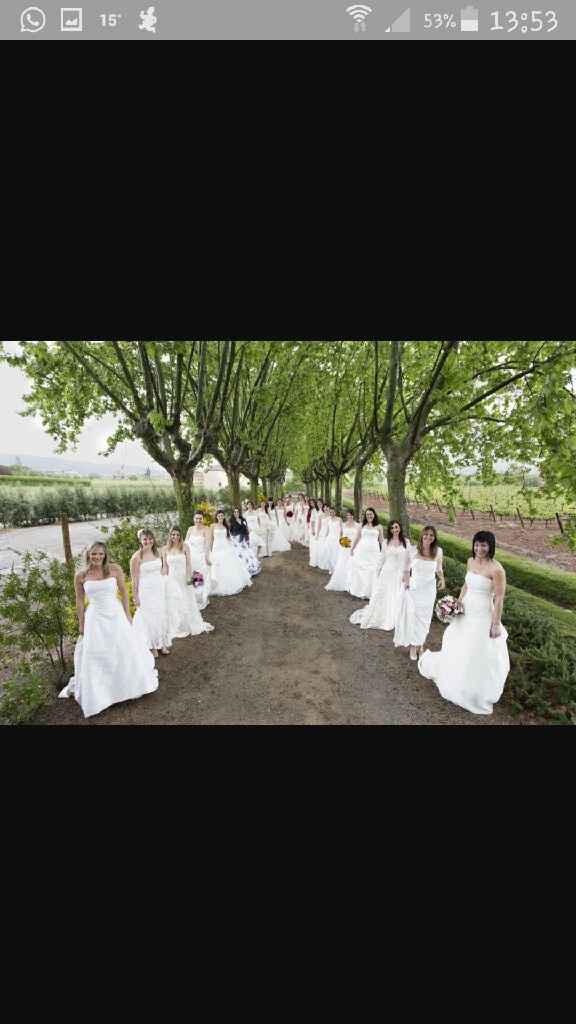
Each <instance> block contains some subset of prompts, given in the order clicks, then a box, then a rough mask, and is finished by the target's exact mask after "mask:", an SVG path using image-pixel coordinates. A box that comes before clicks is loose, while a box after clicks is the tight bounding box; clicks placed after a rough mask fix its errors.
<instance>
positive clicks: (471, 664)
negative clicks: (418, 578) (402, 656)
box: [418, 572, 510, 715]
mask: <svg viewBox="0 0 576 1024" xmlns="http://www.w3.org/2000/svg"><path fill="white" fill-rule="evenodd" d="M466 586H467V591H466V594H465V595H464V599H463V602H462V603H463V605H464V614H463V615H459V616H458V617H457V618H456V619H455V620H454V622H451V623H450V624H449V625H448V626H447V627H446V629H445V631H444V636H443V637H442V650H441V651H424V654H423V655H422V656H421V658H420V659H419V661H418V668H419V669H420V672H421V674H422V675H423V676H425V677H426V679H432V680H433V681H434V682H435V683H436V686H437V687H438V691H439V693H440V695H441V696H442V697H444V699H445V700H449V701H451V702H452V704H457V705H458V707H461V708H464V709H465V710H466V711H471V712H472V714H474V715H491V714H492V708H493V705H494V704H496V702H497V701H499V700H500V697H501V696H502V691H503V690H504V684H505V682H506V677H507V675H508V673H509V671H510V658H509V656H508V644H507V640H508V633H507V631H506V629H505V628H504V626H501V627H500V628H501V633H500V636H498V637H496V638H495V639H492V638H491V637H490V623H491V621H492V611H493V606H494V597H493V587H492V581H491V580H489V579H487V578H486V576H481V575H480V574H479V573H476V572H467V573H466Z"/></svg>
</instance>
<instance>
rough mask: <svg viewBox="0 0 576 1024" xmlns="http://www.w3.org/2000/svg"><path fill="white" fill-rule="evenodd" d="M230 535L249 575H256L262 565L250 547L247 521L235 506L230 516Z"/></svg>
mask: <svg viewBox="0 0 576 1024" xmlns="http://www.w3.org/2000/svg"><path fill="white" fill-rule="evenodd" d="M229 525H230V536H231V537H232V542H233V544H234V547H235V548H236V551H237V553H238V555H239V556H240V558H241V559H242V561H243V562H244V565H245V566H246V568H247V569H248V572H249V573H250V575H251V576H257V575H258V573H259V572H260V571H261V569H262V566H261V564H260V562H259V561H258V559H257V558H256V555H255V554H254V552H253V551H252V548H251V547H250V531H249V529H248V523H247V521H246V519H245V518H244V516H243V515H242V513H241V511H240V509H239V508H235V509H234V512H233V513H232V515H231V517H230V524H229Z"/></svg>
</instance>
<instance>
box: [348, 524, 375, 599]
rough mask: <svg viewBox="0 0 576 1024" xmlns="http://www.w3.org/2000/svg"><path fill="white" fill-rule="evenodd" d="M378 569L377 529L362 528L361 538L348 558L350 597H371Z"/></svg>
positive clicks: (372, 527)
mask: <svg viewBox="0 0 576 1024" xmlns="http://www.w3.org/2000/svg"><path fill="white" fill-rule="evenodd" d="M379 568H380V544H379V543H378V527H377V526H368V525H366V526H363V527H362V537H361V538H360V540H359V541H358V544H357V545H356V547H355V549H354V554H353V555H352V556H351V558H350V578H349V583H348V590H349V591H350V593H351V594H352V597H363V598H370V597H372V589H373V587H374V584H375V582H376V577H377V576H378V570H379Z"/></svg>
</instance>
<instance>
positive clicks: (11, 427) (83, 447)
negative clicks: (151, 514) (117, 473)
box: [0, 341, 156, 466]
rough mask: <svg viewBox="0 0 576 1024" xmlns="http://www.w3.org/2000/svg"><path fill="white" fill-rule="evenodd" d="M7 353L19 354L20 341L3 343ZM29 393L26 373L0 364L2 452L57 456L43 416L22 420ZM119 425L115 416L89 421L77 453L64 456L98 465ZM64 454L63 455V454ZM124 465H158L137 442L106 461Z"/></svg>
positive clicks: (122, 447) (123, 446)
mask: <svg viewBox="0 0 576 1024" xmlns="http://www.w3.org/2000/svg"><path fill="white" fill-rule="evenodd" d="M4 346H5V348H6V349H7V350H10V351H13V352H17V351H18V348H19V346H18V344H17V342H10V341H7V342H5V343H4ZM29 390H30V383H29V381H28V378H27V377H26V374H25V373H23V372H22V371H21V370H18V369H16V368H15V367H13V366H7V365H6V364H5V363H0V451H2V452H6V454H8V455H10V454H14V455H58V454H59V453H58V452H57V451H56V442H55V441H53V440H52V438H51V437H50V435H49V434H47V433H46V432H45V431H44V428H43V426H42V422H41V420H40V417H36V416H35V417H22V416H19V415H18V413H19V412H20V411H21V410H23V409H25V404H24V402H23V401H22V396H23V395H24V394H25V393H26V391H29ZM115 425H116V419H115V417H114V416H104V417H103V418H102V419H90V420H88V421H87V423H86V426H85V427H84V430H83V431H82V434H81V435H80V437H79V438H78V444H77V448H76V450H74V449H68V451H67V452H66V453H65V455H64V457H65V458H67V459H78V460H79V461H80V460H82V461H85V462H99V461H104V460H99V459H98V452H101V451H104V450H105V448H106V438H107V437H109V435H110V434H111V433H112V431H113V430H114V428H115ZM60 454H64V453H60ZM110 460H113V461H115V462H116V461H117V462H125V463H127V464H128V465H133V466H155V465H156V463H155V462H154V461H153V460H152V459H151V458H150V457H149V455H147V453H146V452H145V451H144V449H143V448H142V446H141V445H140V444H139V443H138V442H137V441H130V442H127V443H126V444H122V445H120V447H119V448H117V450H116V452H115V453H114V455H113V456H110V459H109V460H105V461H110Z"/></svg>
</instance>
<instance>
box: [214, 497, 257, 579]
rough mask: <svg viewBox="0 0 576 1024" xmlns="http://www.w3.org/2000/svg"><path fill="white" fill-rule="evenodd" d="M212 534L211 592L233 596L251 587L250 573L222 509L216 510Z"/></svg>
mask: <svg viewBox="0 0 576 1024" xmlns="http://www.w3.org/2000/svg"><path fill="white" fill-rule="evenodd" d="M211 536H212V540H211V547H210V558H211V561H212V591H211V593H212V594H214V595H215V596H216V597H231V596H232V594H239V593H240V591H242V590H244V588H245V587H251V586H252V580H251V579H250V573H249V572H248V569H247V568H246V566H245V565H244V562H243V561H242V559H241V558H240V556H239V555H238V552H237V550H236V548H235V545H234V543H233V541H232V538H231V536H230V527H229V526H228V523H227V522H226V517H225V515H224V512H223V510H222V509H218V511H217V512H216V522H215V523H214V525H213V526H212V527H211Z"/></svg>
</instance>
